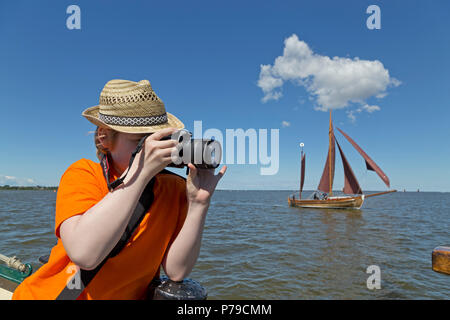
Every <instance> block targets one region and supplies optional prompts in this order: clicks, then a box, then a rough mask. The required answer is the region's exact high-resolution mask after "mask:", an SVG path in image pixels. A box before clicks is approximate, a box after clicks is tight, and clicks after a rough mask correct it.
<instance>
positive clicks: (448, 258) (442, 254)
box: [431, 246, 450, 274]
mask: <svg viewBox="0 0 450 320" xmlns="http://www.w3.org/2000/svg"><path fill="white" fill-rule="evenodd" d="M431 260H432V266H433V271H436V272H440V273H444V274H450V247H443V246H439V247H436V248H434V250H433V252H432V254H431Z"/></svg>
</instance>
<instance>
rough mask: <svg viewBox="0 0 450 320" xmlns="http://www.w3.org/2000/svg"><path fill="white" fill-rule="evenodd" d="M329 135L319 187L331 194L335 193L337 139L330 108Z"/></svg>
mask: <svg viewBox="0 0 450 320" xmlns="http://www.w3.org/2000/svg"><path fill="white" fill-rule="evenodd" d="M328 136H329V144H328V155H327V161H326V163H325V168H324V169H323V173H322V178H320V183H319V186H318V187H317V189H318V190H320V191H322V192H326V193H328V194H329V195H331V194H332V193H333V179H334V160H335V147H334V141H335V139H334V131H333V123H332V121H331V110H330V129H329V131H328Z"/></svg>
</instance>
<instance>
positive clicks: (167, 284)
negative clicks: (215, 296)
mask: <svg viewBox="0 0 450 320" xmlns="http://www.w3.org/2000/svg"><path fill="white" fill-rule="evenodd" d="M207 297H208V294H207V292H206V289H205V288H203V287H202V286H201V285H200V284H199V283H198V282H197V281H195V280H192V279H189V278H186V279H184V280H183V281H172V280H170V279H169V278H168V277H166V276H161V277H160V278H156V279H154V280H153V281H152V283H151V284H150V286H149V290H148V294H147V299H150V300H206V298H207Z"/></svg>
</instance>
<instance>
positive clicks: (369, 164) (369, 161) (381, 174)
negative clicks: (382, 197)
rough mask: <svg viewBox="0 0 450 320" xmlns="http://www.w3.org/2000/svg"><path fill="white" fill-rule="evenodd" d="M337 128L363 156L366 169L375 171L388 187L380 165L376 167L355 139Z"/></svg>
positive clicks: (388, 185) (388, 183) (388, 184)
mask: <svg viewBox="0 0 450 320" xmlns="http://www.w3.org/2000/svg"><path fill="white" fill-rule="evenodd" d="M337 129H338V130H339V132H340V133H342V135H343V136H344V137H345V138H346V139H347V140H348V141H349V142H350V143H351V144H352V145H353V147H355V149H356V150H357V151H358V152H359V153H360V154H361V156H362V157H363V158H364V160H365V161H366V167H367V170H372V171H375V172H376V173H377V174H378V176H379V177H380V178H381V180H383V182H384V183H385V184H386V186H387V187H388V188H390V182H389V178H388V177H387V175H386V174H385V173H384V172H383V171H382V170H381V169H380V167H378V166H377V164H376V163H375V162H374V161H373V160H372V159H370V157H369V156H368V155H367V154H366V153H365V152H364V151H363V150H362V149H361V148H360V147H359V146H358V145H357V144H356V142H355V141H353V139H352V138H350V137H349V136H348V135H347V134H345V133H344V132H343V131H342V130H341V129H339V128H337Z"/></svg>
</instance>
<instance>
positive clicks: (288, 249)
mask: <svg viewBox="0 0 450 320" xmlns="http://www.w3.org/2000/svg"><path fill="white" fill-rule="evenodd" d="M289 194H290V192H289V191H220V190H219V191H216V193H215V194H214V197H213V201H212V203H211V207H210V209H209V213H208V217H207V220H206V226H205V230H204V234H203V244H202V249H201V253H200V257H199V260H198V262H197V264H196V267H195V269H194V271H193V272H192V274H191V275H190V278H192V279H194V280H197V281H198V282H200V283H201V284H202V285H203V286H204V287H205V288H206V289H207V290H208V298H209V299H449V298H450V293H449V286H450V276H447V275H443V274H439V273H436V272H434V271H432V270H431V252H432V250H433V249H434V248H435V247H437V246H439V245H448V244H449V243H450V232H449V230H450V193H427V192H420V193H417V192H414V193H413V192H406V193H403V192H400V193H394V194H388V195H383V196H379V197H373V198H368V199H366V201H365V203H364V206H363V208H362V209H361V210H353V211H352V210H332V209H331V210H330V209H328V210H323V209H322V210H321V209H299V208H291V207H289V206H288V204H287V197H288V196H289ZM55 199H56V193H54V192H53V191H7V190H2V191H0V253H2V254H5V255H16V256H18V257H20V258H21V260H22V261H23V262H30V263H32V265H33V266H34V267H35V268H37V267H38V266H39V263H38V262H37V258H38V257H39V256H40V255H44V254H48V253H49V251H50V248H51V247H52V246H53V245H54V244H55V236H54V233H53V228H54V210H55ZM371 265H377V266H379V268H380V269H381V289H379V290H369V289H368V288H367V279H368V277H369V276H370V274H368V273H366V270H367V267H369V266H371Z"/></svg>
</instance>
